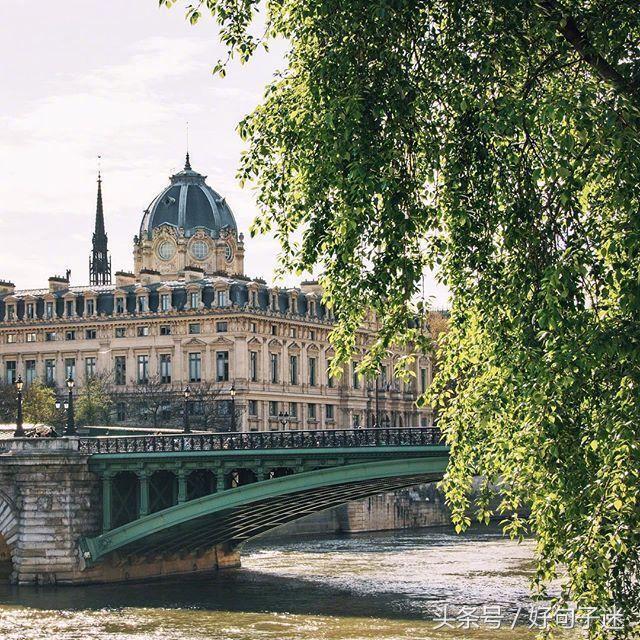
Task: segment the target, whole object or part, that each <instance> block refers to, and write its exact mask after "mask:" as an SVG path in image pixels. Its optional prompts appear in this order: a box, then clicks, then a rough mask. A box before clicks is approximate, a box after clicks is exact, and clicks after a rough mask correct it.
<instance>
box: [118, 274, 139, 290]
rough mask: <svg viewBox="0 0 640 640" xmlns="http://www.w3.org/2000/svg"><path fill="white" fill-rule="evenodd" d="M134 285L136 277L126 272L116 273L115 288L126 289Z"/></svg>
mask: <svg viewBox="0 0 640 640" xmlns="http://www.w3.org/2000/svg"><path fill="white" fill-rule="evenodd" d="M135 283H136V277H135V275H134V274H133V273H129V272H128V271H116V287H126V286H127V285H130V284H135Z"/></svg>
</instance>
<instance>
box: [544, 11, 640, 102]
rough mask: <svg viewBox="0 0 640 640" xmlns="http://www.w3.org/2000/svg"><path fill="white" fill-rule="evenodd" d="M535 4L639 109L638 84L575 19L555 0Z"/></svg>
mask: <svg viewBox="0 0 640 640" xmlns="http://www.w3.org/2000/svg"><path fill="white" fill-rule="evenodd" d="M536 4H537V5H538V6H539V7H540V8H541V9H542V10H543V11H544V12H545V13H546V14H547V16H548V17H549V18H550V19H551V20H553V22H555V23H556V27H557V29H558V31H559V32H560V33H561V34H562V36H563V37H564V39H565V40H566V41H567V42H568V43H569V44H570V45H571V46H572V47H573V48H574V50H575V51H576V53H577V54H578V55H579V56H580V57H581V58H582V59H583V60H584V61H585V62H586V63H587V64H588V65H589V66H590V67H592V68H593V69H594V70H595V71H596V73H597V74H598V75H599V76H600V77H601V78H602V79H603V80H604V81H605V82H607V83H608V84H609V85H611V86H612V87H614V88H615V89H616V90H617V91H618V92H619V93H621V94H622V95H624V96H625V97H627V98H628V99H629V100H630V101H631V102H632V103H633V105H634V106H635V107H636V109H639V110H640V86H639V85H638V83H637V82H633V81H632V80H630V79H628V78H625V77H624V76H623V75H622V74H621V73H620V72H619V71H618V69H616V67H615V66H614V65H612V64H611V63H609V61H608V60H607V59H606V58H605V57H604V56H603V55H601V54H600V53H599V52H598V51H597V49H596V48H595V47H594V46H593V44H592V43H591V41H590V40H589V38H588V37H587V36H586V34H584V33H583V32H582V31H581V30H580V28H579V27H578V24H577V23H576V21H575V19H574V18H573V17H572V16H570V15H567V14H566V12H565V11H564V9H563V8H562V6H561V5H560V4H559V3H558V2H556V0H536Z"/></svg>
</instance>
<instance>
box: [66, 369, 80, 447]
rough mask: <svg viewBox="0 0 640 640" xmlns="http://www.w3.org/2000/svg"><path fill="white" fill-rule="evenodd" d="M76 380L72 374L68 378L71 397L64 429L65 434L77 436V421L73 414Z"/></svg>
mask: <svg viewBox="0 0 640 640" xmlns="http://www.w3.org/2000/svg"><path fill="white" fill-rule="evenodd" d="M74 384H75V382H74V380H73V378H72V377H71V376H69V377H68V378H67V389H69V399H68V403H69V404H68V405H67V427H66V429H65V430H64V435H65V436H77V435H78V432H77V431H76V421H75V416H74V415H73V386H74Z"/></svg>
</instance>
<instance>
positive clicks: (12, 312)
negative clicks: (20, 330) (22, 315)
mask: <svg viewBox="0 0 640 640" xmlns="http://www.w3.org/2000/svg"><path fill="white" fill-rule="evenodd" d="M15 319H16V305H15V304H8V305H7V320H15Z"/></svg>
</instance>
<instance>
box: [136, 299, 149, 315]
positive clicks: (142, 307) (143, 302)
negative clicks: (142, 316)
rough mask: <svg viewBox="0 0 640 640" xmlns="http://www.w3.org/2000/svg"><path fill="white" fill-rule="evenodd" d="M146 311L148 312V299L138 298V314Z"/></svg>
mask: <svg viewBox="0 0 640 640" xmlns="http://www.w3.org/2000/svg"><path fill="white" fill-rule="evenodd" d="M147 311H149V298H148V297H147V296H138V313H146V312H147Z"/></svg>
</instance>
